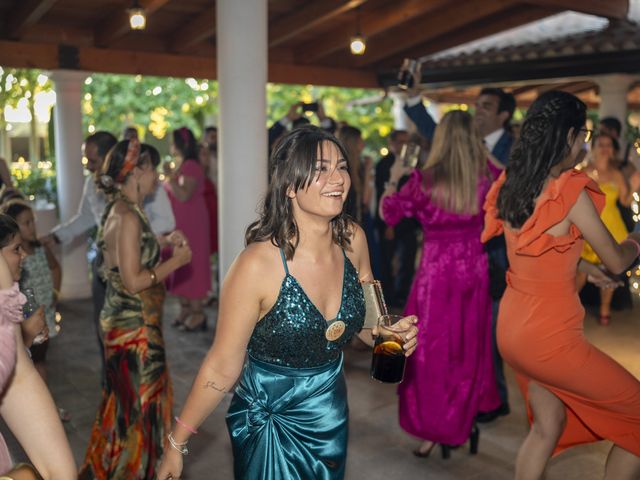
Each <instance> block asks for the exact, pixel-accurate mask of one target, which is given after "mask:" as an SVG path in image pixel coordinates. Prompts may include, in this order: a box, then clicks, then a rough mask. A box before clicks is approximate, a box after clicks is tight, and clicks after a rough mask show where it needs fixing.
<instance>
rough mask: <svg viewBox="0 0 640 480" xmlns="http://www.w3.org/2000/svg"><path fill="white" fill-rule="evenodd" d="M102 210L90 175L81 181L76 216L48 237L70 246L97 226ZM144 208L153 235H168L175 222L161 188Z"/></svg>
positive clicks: (102, 201)
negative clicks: (78, 237)
mask: <svg viewBox="0 0 640 480" xmlns="http://www.w3.org/2000/svg"><path fill="white" fill-rule="evenodd" d="M105 206H106V200H105V196H104V193H102V192H101V191H98V190H97V189H96V185H95V182H94V179H93V175H89V176H88V177H87V178H86V179H85V181H84V188H83V189H82V197H81V199H80V205H79V207H78V211H77V213H76V214H75V215H74V216H73V217H71V218H70V219H69V220H68V221H66V222H65V223H62V224H60V225H57V226H56V227H54V228H53V229H52V230H51V233H53V234H55V235H56V237H58V239H59V240H60V242H61V243H63V244H65V243H69V242H71V241H72V240H73V239H74V238H76V237H77V236H79V235H82V234H83V233H86V232H87V231H88V230H90V229H91V228H93V227H95V226H99V225H100V222H101V221H102V215H103V214H104V209H105ZM143 208H144V211H145V213H146V215H147V218H148V219H149V223H150V225H151V230H152V231H153V233H155V234H156V235H160V234H163V233H169V232H170V231H172V230H173V229H174V228H175V226H176V221H175V218H174V216H173V211H172V210H171V203H169V197H168V196H167V192H165V191H164V189H163V188H162V187H161V186H160V185H158V187H157V188H156V191H155V192H154V193H153V195H150V196H149V197H147V199H146V200H145V202H144V205H143Z"/></svg>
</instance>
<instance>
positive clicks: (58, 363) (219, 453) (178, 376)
mask: <svg viewBox="0 0 640 480" xmlns="http://www.w3.org/2000/svg"><path fill="white" fill-rule="evenodd" d="M61 311H62V315H63V325H64V326H63V331H62V334H61V335H60V336H59V337H58V338H57V339H55V341H52V344H51V347H50V349H49V384H50V388H51V391H52V393H53V396H54V398H55V399H56V401H57V403H58V404H59V405H60V406H64V407H65V408H67V409H68V410H69V411H70V412H71V414H72V420H71V422H69V423H67V424H66V430H67V434H68V436H69V441H70V443H71V446H72V448H73V451H74V454H75V457H76V460H77V461H78V462H81V461H82V458H83V455H84V451H85V448H86V444H87V440H88V438H89V430H90V428H91V424H92V422H93V420H94V418H95V415H96V408H97V405H98V401H99V397H100V390H99V381H98V372H99V362H98V350H97V347H96V343H95V340H94V332H93V326H92V324H91V304H90V302H88V301H78V302H69V303H65V304H63V305H62V309H61ZM639 311H640V302H637V303H636V308H635V309H634V310H627V311H624V312H621V313H617V314H615V315H614V320H613V322H612V325H611V326H610V327H608V328H604V327H599V326H597V325H596V324H595V320H594V319H593V317H590V316H588V317H587V321H586V332H587V335H588V337H589V338H590V339H591V341H593V342H594V343H595V344H596V345H598V346H599V347H600V348H602V349H604V350H605V351H607V352H608V353H610V354H611V355H612V356H614V357H615V358H616V359H617V360H618V361H619V362H620V363H622V364H623V365H625V366H626V367H627V368H628V369H630V370H631V371H632V372H633V374H634V375H636V376H637V377H639V378H640V328H639V327H640V315H639V314H638V312H639ZM165 313H166V318H165V325H167V327H166V328H165V337H166V343H167V350H168V359H169V366H170V371H171V376H172V378H173V382H174V387H175V400H176V407H177V409H178V408H179V407H180V406H181V405H182V403H183V401H184V399H185V397H186V394H187V392H188V389H189V388H190V386H191V382H192V381H193V378H194V376H195V373H196V371H197V369H198V367H199V365H200V362H201V360H202V358H203V356H204V355H205V353H206V351H207V349H208V347H209V345H210V343H211V339H212V337H213V333H214V332H213V330H212V328H209V330H207V331H206V332H201V333H180V332H177V331H176V330H175V329H172V328H170V327H169V326H168V323H169V320H170V319H171V318H172V317H173V315H175V313H176V304H175V302H172V301H169V302H168V303H167V306H166V309H165ZM213 317H214V312H210V316H209V323H210V324H212V323H213V321H212V318H213ZM369 362H370V353H368V352H366V351H365V352H363V351H356V350H352V349H350V350H348V351H347V352H346V361H345V365H346V375H347V382H348V386H349V404H350V410H351V419H350V441H349V457H348V467H347V478H348V479H353V480H359V479H367V480H378V479H380V480H382V479H384V480H388V479H390V478H394V479H423V478H428V479H434V480H435V479H438V480H448V479H469V480H480V479H483V480H485V479H486V480H501V479H505V480H506V479H511V478H513V465H514V459H515V455H516V451H517V449H518V446H519V445H520V443H521V442H522V440H523V438H524V436H525V434H526V432H527V424H526V420H525V416H524V407H523V403H522V398H521V396H520V394H519V392H518V391H517V389H516V387H515V384H514V381H513V376H512V374H511V372H510V371H509V372H508V375H509V382H510V387H511V395H512V396H511V409H512V413H511V415H509V416H508V417H504V418H501V419H499V420H497V421H496V422H494V423H492V424H489V425H482V426H481V438H480V453H479V454H478V455H477V456H470V455H469V454H468V452H467V450H466V449H459V450H456V451H454V452H453V454H452V457H451V459H449V460H446V461H445V460H442V459H441V458H440V457H439V455H432V457H430V458H428V459H418V458H416V457H414V456H413V455H412V454H411V449H412V448H414V447H415V446H416V445H417V440H415V439H413V438H411V437H409V436H408V435H407V434H405V433H404V432H403V431H402V430H401V429H400V428H399V427H398V422H397V412H396V408H397V403H396V394H395V387H393V386H386V385H382V384H379V383H376V382H373V381H371V380H370V378H369V375H368V369H369ZM229 400H230V397H227V398H226V399H225V401H224V402H223V404H222V405H221V406H220V407H219V408H218V409H217V411H216V412H214V414H213V415H211V417H210V418H209V419H208V420H207V421H206V422H205V424H204V425H203V426H202V427H201V428H200V433H199V434H198V436H197V437H196V438H194V440H193V441H192V442H191V445H190V448H189V449H190V451H191V453H190V455H189V456H188V457H186V458H185V464H186V469H185V475H184V478H185V479H189V480H193V479H210V478H215V479H221V480H224V479H231V478H232V457H231V449H230V445H229V440H228V436H227V431H226V428H225V424H224V414H225V411H226V409H227V406H228V403H229ZM609 447H610V445H609V444H607V443H605V442H600V443H599V444H593V445H588V446H581V447H578V448H574V449H572V450H570V451H568V452H566V453H564V454H563V455H560V456H559V457H558V458H556V459H554V460H552V462H551V467H550V470H549V473H548V475H547V480H556V479H557V480H595V479H599V478H602V472H603V467H604V460H605V456H606V453H607V451H608V449H609ZM212 472H215V474H212Z"/></svg>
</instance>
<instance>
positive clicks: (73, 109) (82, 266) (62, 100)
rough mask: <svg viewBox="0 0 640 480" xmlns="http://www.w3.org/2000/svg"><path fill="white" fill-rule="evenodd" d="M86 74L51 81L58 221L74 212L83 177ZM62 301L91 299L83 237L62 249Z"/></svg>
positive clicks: (61, 72) (68, 73)
mask: <svg viewBox="0 0 640 480" xmlns="http://www.w3.org/2000/svg"><path fill="white" fill-rule="evenodd" d="M86 77H87V74H86V73H83V72H75V71H66V70H58V71H55V72H54V73H53V75H52V76H51V80H52V81H53V83H54V86H55V92H56V106H55V109H54V117H53V121H54V130H55V143H56V174H57V180H58V206H59V209H60V220H61V221H62V222H64V221H67V220H69V218H71V217H72V216H73V215H74V214H75V213H76V212H77V210H78V205H79V204H80V197H81V196H82V187H83V185H84V175H83V168H82V162H81V161H82V142H83V141H84V138H83V135H82V85H83V82H84V80H85V78H86ZM60 293H61V295H62V297H63V298H65V299H78V298H88V297H90V296H91V285H90V282H89V268H88V264H87V243H86V241H85V238H84V236H83V237H82V238H77V239H75V240H74V241H73V242H72V243H71V244H69V245H67V246H65V247H64V248H63V255H62V288H61V292H60Z"/></svg>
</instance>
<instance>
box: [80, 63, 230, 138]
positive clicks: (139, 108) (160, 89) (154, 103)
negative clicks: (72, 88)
mask: <svg viewBox="0 0 640 480" xmlns="http://www.w3.org/2000/svg"><path fill="white" fill-rule="evenodd" d="M84 92H85V93H84V101H83V112H84V117H83V127H84V130H85V132H92V131H95V130H107V131H110V132H112V133H113V134H115V135H116V136H119V135H120V134H121V133H122V131H123V130H124V128H125V127H129V126H133V127H136V128H137V129H138V133H139V135H140V136H141V138H144V139H145V140H146V141H151V142H152V143H158V141H161V140H163V139H165V138H166V136H167V134H168V133H169V132H170V131H171V130H173V129H175V128H179V127H182V126H186V127H188V128H190V129H192V130H193V132H194V134H195V135H196V137H199V136H200V135H201V133H202V129H203V127H204V126H205V125H204V122H205V119H206V118H207V117H210V116H215V115H217V112H218V102H217V99H218V84H217V82H212V81H209V80H196V79H194V78H188V79H182V78H165V77H147V76H142V75H136V76H131V75H111V74H94V75H92V76H91V77H89V78H88V79H87V80H86V81H85V89H84ZM154 138H155V142H154Z"/></svg>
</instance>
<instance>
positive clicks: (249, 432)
mask: <svg viewBox="0 0 640 480" xmlns="http://www.w3.org/2000/svg"><path fill="white" fill-rule="evenodd" d="M348 413H349V411H348V407H347V389H346V384H345V381H344V375H343V373H342V354H341V355H340V358H339V359H337V360H336V361H334V362H331V363H329V364H327V365H322V366H320V367H314V368H290V367H282V366H278V365H273V364H270V363H265V362H262V361H259V360H257V359H255V358H253V357H251V356H249V358H248V360H247V362H246V364H245V366H244V370H243V372H242V375H241V378H240V383H239V384H238V386H237V387H236V391H235V395H234V396H233V399H232V401H231V405H230V407H229V411H228V413H227V428H228V429H229V435H230V437H231V444H232V447H233V458H234V474H235V478H236V479H242V480H248V479H251V480H281V479H282V480H312V479H313V480H339V479H343V478H344V471H345V463H346V457H347V438H348Z"/></svg>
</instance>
